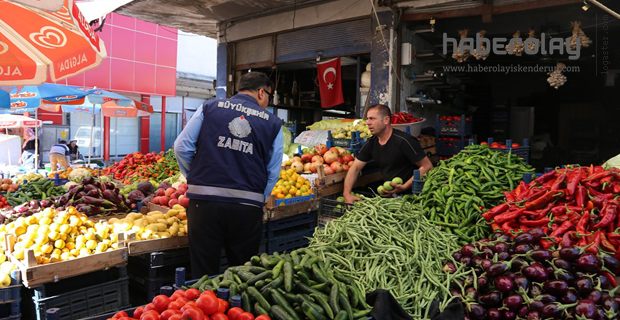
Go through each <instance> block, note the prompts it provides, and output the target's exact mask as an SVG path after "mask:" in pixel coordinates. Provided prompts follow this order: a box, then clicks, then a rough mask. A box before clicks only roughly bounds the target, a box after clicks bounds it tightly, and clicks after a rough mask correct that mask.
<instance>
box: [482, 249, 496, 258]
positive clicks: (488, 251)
mask: <svg viewBox="0 0 620 320" xmlns="http://www.w3.org/2000/svg"><path fill="white" fill-rule="evenodd" d="M494 254H495V252H493V250H492V249H491V248H489V247H485V248H484V249H482V253H481V254H480V256H481V257H483V258H485V259H491V258H493V255H494Z"/></svg>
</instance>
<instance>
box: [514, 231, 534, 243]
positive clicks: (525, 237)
mask: <svg viewBox="0 0 620 320" xmlns="http://www.w3.org/2000/svg"><path fill="white" fill-rule="evenodd" d="M514 242H515V243H532V242H534V237H533V236H532V235H531V234H529V233H522V234H520V235H518V236H516V237H515V238H514Z"/></svg>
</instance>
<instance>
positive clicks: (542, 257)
mask: <svg viewBox="0 0 620 320" xmlns="http://www.w3.org/2000/svg"><path fill="white" fill-rule="evenodd" d="M528 255H529V256H530V257H531V258H532V259H534V260H536V261H541V262H542V261H547V260H551V252H549V251H547V250H534V251H531V252H529V253H528Z"/></svg>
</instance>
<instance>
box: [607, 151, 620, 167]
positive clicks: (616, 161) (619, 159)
mask: <svg viewBox="0 0 620 320" xmlns="http://www.w3.org/2000/svg"><path fill="white" fill-rule="evenodd" d="M603 168H605V169H611V168H618V169H620V154H619V155H617V156H615V157H613V158H611V159H609V160H607V162H605V163H603Z"/></svg>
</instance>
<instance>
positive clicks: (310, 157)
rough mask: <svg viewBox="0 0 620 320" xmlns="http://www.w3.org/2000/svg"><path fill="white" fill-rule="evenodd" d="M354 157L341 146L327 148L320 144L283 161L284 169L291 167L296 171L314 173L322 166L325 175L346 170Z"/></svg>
mask: <svg viewBox="0 0 620 320" xmlns="http://www.w3.org/2000/svg"><path fill="white" fill-rule="evenodd" d="M354 160H355V158H354V157H353V155H352V154H351V153H350V152H349V151H348V150H346V149H345V148H342V147H331V148H329V149H328V148H327V146H326V145H324V144H320V145H318V146H316V147H314V149H306V150H305V151H304V154H302V155H301V157H299V156H295V157H293V159H291V160H288V161H286V162H285V163H284V167H285V169H293V170H294V171H295V172H296V173H316V172H317V170H318V167H320V166H323V169H324V171H325V174H326V175H330V174H333V173H338V172H343V171H348V170H349V167H351V165H352V164H353V161H354Z"/></svg>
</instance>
